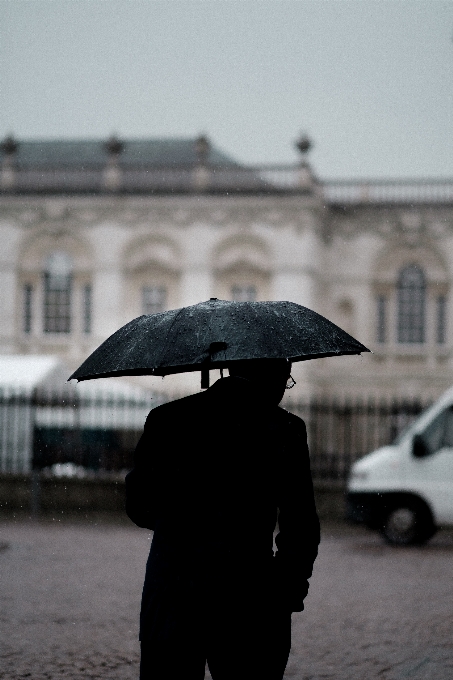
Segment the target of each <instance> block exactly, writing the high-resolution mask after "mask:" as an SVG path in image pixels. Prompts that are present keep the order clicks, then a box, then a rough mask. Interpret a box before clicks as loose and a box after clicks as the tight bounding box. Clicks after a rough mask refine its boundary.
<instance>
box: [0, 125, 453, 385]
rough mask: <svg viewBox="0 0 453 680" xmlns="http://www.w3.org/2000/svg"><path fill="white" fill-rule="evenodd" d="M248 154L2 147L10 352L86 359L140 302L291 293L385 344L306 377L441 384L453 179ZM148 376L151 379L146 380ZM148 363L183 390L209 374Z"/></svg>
mask: <svg viewBox="0 0 453 680" xmlns="http://www.w3.org/2000/svg"><path fill="white" fill-rule="evenodd" d="M308 146H309V145H308V144H307V142H306V140H301V143H300V144H299V148H300V150H301V156H302V158H301V163H300V164H299V165H295V166H294V167H272V168H271V167H261V168H245V167H243V166H240V165H238V164H237V163H235V162H234V160H232V159H231V158H229V157H227V156H225V155H224V154H222V153H220V152H218V151H217V150H216V149H215V148H214V147H212V146H211V145H210V144H209V142H208V140H206V139H205V138H199V139H197V140H148V141H146V140H145V141H139V140H130V141H127V140H126V141H124V142H120V141H119V140H117V139H115V138H111V139H110V140H108V141H107V142H102V141H88V142H83V141H56V142H50V141H45V142H39V141H30V142H26V141H23V142H22V141H20V140H19V141H15V140H13V139H12V138H8V139H5V140H4V141H3V143H2V145H1V152H0V164H1V169H0V187H1V192H0V239H1V240H0V353H2V354H8V353H9V354H17V353H23V354H52V355H56V356H58V357H60V358H62V359H64V360H65V361H66V362H67V363H68V364H69V365H70V366H72V367H74V368H75V367H76V366H77V365H78V364H79V363H81V362H82V361H83V359H84V358H85V357H86V356H87V355H88V354H89V353H90V352H91V351H92V350H93V349H95V348H96V347H97V346H98V345H99V344H100V343H101V342H102V340H104V339H105V338H106V337H107V336H108V335H109V334H111V333H112V332H113V331H114V330H116V329H117V328H118V327H119V326H121V325H122V324H124V323H126V322H127V321H128V320H130V319H132V318H133V317H135V316H138V315H140V314H142V313H150V312H154V311H159V310H162V309H165V308H173V307H180V306H185V305H189V304H193V303H196V302H199V301H201V300H206V299H208V298H210V297H218V298H224V299H232V298H234V299H242V300H247V299H256V300H266V299H270V300H291V301H294V302H297V303H300V304H303V305H306V306H308V307H310V308H312V309H315V310H316V311H318V312H320V313H321V314H324V315H325V316H327V317H328V318H330V319H332V320H333V321H335V322H336V323H338V324H339V325H340V326H342V327H343V328H345V329H346V330H347V331H349V332H351V333H352V334H353V335H354V336H355V337H357V339H358V340H360V341H361V342H363V343H364V344H365V345H367V346H368V347H369V348H370V349H372V350H373V354H372V355H371V354H370V355H364V356H363V357H361V358H360V357H341V358H331V359H323V360H316V361H312V362H306V363H301V364H298V365H297V366H295V368H294V377H295V378H296V380H297V383H298V384H297V387H296V388H295V390H294V392H299V393H302V392H307V391H311V392H317V393H320V392H321V393H326V392H328V393H347V394H358V393H359V394H361V395H369V394H376V395H383V394H398V395H400V396H417V395H420V396H421V395H423V396H424V397H430V396H436V395H438V394H439V393H440V392H441V391H442V390H443V389H445V388H446V387H448V386H449V385H450V384H451V383H452V382H453V357H452V341H453V326H452V317H453V308H452V305H453V302H452V295H451V284H452V280H453V181H451V182H450V181H444V180H442V181H426V182H422V181H417V182H413V181H393V182H392V181H388V182H382V181H381V182H378V181H376V182H361V181H351V182H329V181H322V180H317V179H316V178H315V177H314V176H313V174H312V171H311V169H310V166H309V164H308V162H307V160H306V152H307V150H308ZM135 380H137V379H135ZM160 380H161V379H159V378H143V379H139V381H141V382H142V384H148V385H151V384H152V385H153V386H154V387H158V388H159V389H166V390H168V391H170V392H174V391H181V390H183V391H186V390H193V389H197V388H198V387H199V374H194V375H189V376H171V377H167V378H165V380H164V381H163V382H160Z"/></svg>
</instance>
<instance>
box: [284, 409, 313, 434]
mask: <svg viewBox="0 0 453 680" xmlns="http://www.w3.org/2000/svg"><path fill="white" fill-rule="evenodd" d="M277 418H278V419H279V421H280V422H281V423H282V424H285V425H287V426H290V427H292V428H295V429H298V430H301V431H302V430H303V431H305V430H306V429H307V428H306V426H305V422H304V421H303V420H302V418H300V417H299V416H296V415H295V414H294V413H291V412H290V411H287V410H286V409H285V408H283V407H282V406H278V407H277Z"/></svg>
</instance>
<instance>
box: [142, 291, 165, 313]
mask: <svg viewBox="0 0 453 680" xmlns="http://www.w3.org/2000/svg"><path fill="white" fill-rule="evenodd" d="M166 307H167V289H166V288H165V287H164V286H144V287H143V288H142V312H143V314H158V313H159V312H163V311H164V310H165V309H166Z"/></svg>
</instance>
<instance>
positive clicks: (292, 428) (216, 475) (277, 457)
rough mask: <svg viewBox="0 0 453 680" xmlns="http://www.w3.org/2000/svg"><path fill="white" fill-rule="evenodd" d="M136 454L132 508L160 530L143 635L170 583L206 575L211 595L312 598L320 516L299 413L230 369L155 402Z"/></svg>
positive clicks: (136, 518)
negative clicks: (199, 387) (271, 402)
mask: <svg viewBox="0 0 453 680" xmlns="http://www.w3.org/2000/svg"><path fill="white" fill-rule="evenodd" d="M134 465H135V466H134V469H133V470H132V471H131V472H130V473H129V474H128V475H127V477H126V494H127V500H126V511H127V514H128V515H129V517H130V518H131V520H132V521H133V522H135V523H136V524H137V525H138V526H140V527H145V528H147V529H152V530H153V531H154V539H153V544H152V548H151V553H150V558H149V560H148V567H147V574H146V579H145V587H144V596H143V602H142V617H141V624H142V626H141V630H142V636H143V631H144V630H145V629H147V628H149V626H150V625H152V621H153V620H154V619H155V615H156V611H155V610H156V601H157V600H156V598H157V599H159V597H160V596H161V595H162V592H163V591H165V590H168V589H171V590H172V591H173V598H174V597H175V593H176V592H179V593H180V594H181V595H180V596H181V597H183V595H182V593H183V592H184V591H185V590H187V588H193V587H195V588H196V584H197V583H198V584H199V586H200V587H201V586H202V585H203V588H204V592H205V594H206V592H207V590H206V589H208V591H209V595H208V597H209V600H210V602H211V603H212V602H213V601H214V602H215V601H217V599H219V598H220V599H222V598H223V602H224V604H225V603H226V602H227V601H228V602H230V603H231V601H232V598H233V599H234V600H235V601H236V602H237V603H238V604H239V605H240V603H241V602H244V601H247V603H248V606H253V602H258V601H261V602H266V601H267V602H268V603H269V602H272V603H273V604H274V605H276V606H281V607H282V608H284V609H286V610H288V611H301V610H302V609H303V600H304V598H305V596H306V594H307V591H308V581H307V579H308V578H309V577H310V576H311V573H312V568H313V563H314V560H315V558H316V555H317V551H318V544H319V522H318V517H317V514H316V509H315V503H314V497H313V485H312V480H311V474H310V463H309V454H308V447H307V437H306V429H305V424H304V422H303V421H302V420H301V419H300V418H298V417H297V416H295V415H292V414H290V413H288V412H287V411H285V410H284V409H282V408H279V407H277V406H268V405H265V404H264V403H263V402H261V400H260V394H259V392H257V391H256V389H255V387H254V386H253V384H252V383H250V382H249V381H247V380H244V379H242V378H236V377H229V378H225V379H222V380H219V381H217V382H216V383H214V385H213V386H212V387H211V388H210V389H209V390H207V391H206V392H201V393H199V394H195V395H191V396H189V397H185V398H183V399H179V400H177V401H173V402H169V403H167V404H163V405H162V406H159V407H158V408H156V409H154V410H152V411H151V412H150V414H149V415H148V418H147V420H146V424H145V429H144V433H143V435H142V437H141V439H140V441H139V443H138V445H137V449H136V452H135V463H134ZM277 517H278V526H279V533H278V535H277V537H276V539H275V543H276V546H277V552H276V556H275V558H274V556H273V555H274V553H273V532H274V529H275V526H276V522H277ZM194 583H195V586H194ZM180 596H179V595H178V596H177V597H176V599H178V598H179V597H180ZM220 599H219V602H220ZM153 617H154V618H153Z"/></svg>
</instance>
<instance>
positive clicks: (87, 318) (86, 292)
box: [83, 283, 92, 335]
mask: <svg viewBox="0 0 453 680" xmlns="http://www.w3.org/2000/svg"><path fill="white" fill-rule="evenodd" d="M91 308H92V288H91V284H89V283H87V284H86V285H85V286H84V287H83V332H84V333H85V334H87V335H88V333H91V317H92V314H91Z"/></svg>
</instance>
